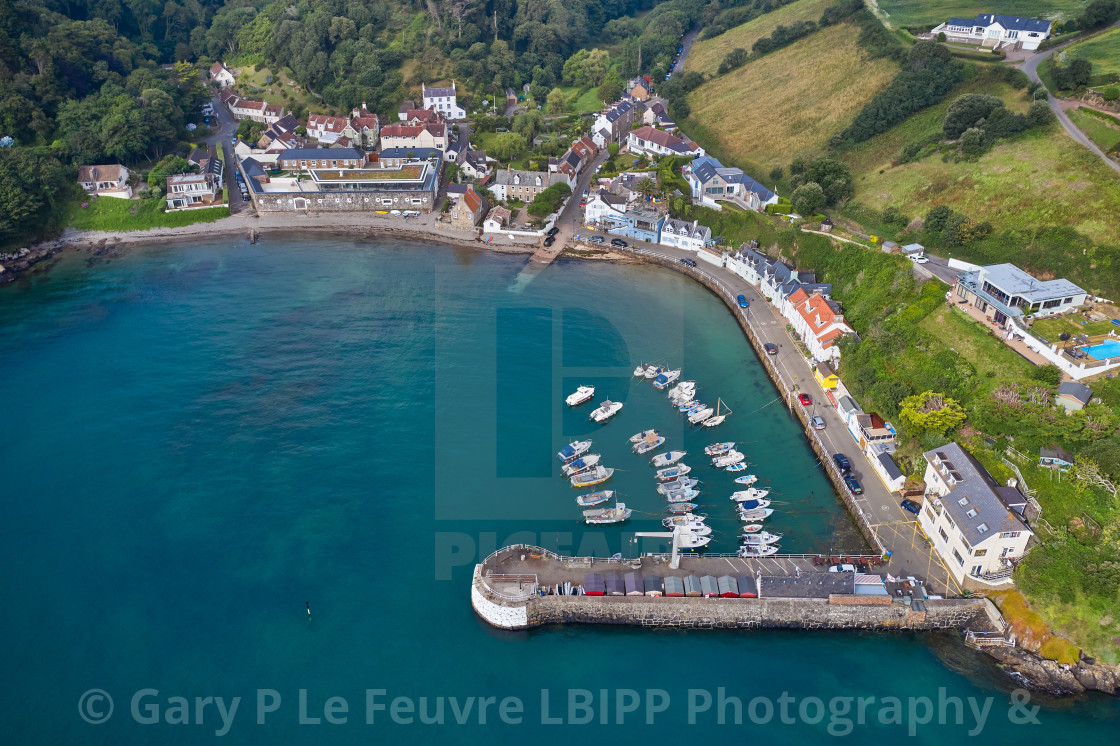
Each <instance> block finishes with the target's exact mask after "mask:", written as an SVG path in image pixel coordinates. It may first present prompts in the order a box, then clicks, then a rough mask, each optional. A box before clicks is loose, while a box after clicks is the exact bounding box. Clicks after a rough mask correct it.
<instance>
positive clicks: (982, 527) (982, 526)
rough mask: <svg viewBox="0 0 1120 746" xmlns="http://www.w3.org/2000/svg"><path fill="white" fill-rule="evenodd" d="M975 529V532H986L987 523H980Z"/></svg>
mask: <svg viewBox="0 0 1120 746" xmlns="http://www.w3.org/2000/svg"><path fill="white" fill-rule="evenodd" d="M976 531H977V533H981V534H986V533H988V524H986V523H981V524H980V525H979V526H977V527H976Z"/></svg>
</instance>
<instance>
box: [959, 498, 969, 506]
mask: <svg viewBox="0 0 1120 746" xmlns="http://www.w3.org/2000/svg"><path fill="white" fill-rule="evenodd" d="M957 505H960V506H961V507H962V508H963V507H964V506H965V505H968V498H967V497H962V498H961V499H960V500H957Z"/></svg>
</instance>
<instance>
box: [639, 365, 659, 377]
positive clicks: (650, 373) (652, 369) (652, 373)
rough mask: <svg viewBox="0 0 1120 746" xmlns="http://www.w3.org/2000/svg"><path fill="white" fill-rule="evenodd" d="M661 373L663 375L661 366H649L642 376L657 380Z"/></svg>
mask: <svg viewBox="0 0 1120 746" xmlns="http://www.w3.org/2000/svg"><path fill="white" fill-rule="evenodd" d="M660 373H661V368H660V367H659V366H657V365H647V366H646V369H645V370H644V371H643V372H642V375H643V376H645V377H646V378H657V376H658V375H659V374H660Z"/></svg>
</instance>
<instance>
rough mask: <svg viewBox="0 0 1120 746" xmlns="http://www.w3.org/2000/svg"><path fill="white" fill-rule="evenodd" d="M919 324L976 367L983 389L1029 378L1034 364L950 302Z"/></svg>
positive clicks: (988, 389)
mask: <svg viewBox="0 0 1120 746" xmlns="http://www.w3.org/2000/svg"><path fill="white" fill-rule="evenodd" d="M919 325H920V326H921V327H922V328H923V329H925V331H927V332H929V333H930V334H931V335H933V337H934V339H937V340H938V341H940V342H941V343H942V344H944V345H945V346H946V347H948V348H949V349H951V350H953V351H954V352H956V353H957V354H958V355H960V356H961V357H963V358H964V359H965V360H967V361H968V362H969V363H971V364H972V367H974V368H976V372H977V373H978V374H979V375H980V381H981V391H982V392H984V393H986V392H988V391H991V390H993V389H995V388H997V387H998V386H999V385H1000V384H1002V383H1007V382H1011V381H1030V373H1031V371H1032V370H1033V369H1034V367H1035V366H1034V364H1033V363H1031V362H1030V361H1029V360H1027V359H1025V358H1023V357H1021V356H1020V355H1019V354H1018V353H1017V352H1015V351H1014V350H1012V349H1011V348H1010V347H1008V346H1007V345H1005V344H1003V342H1001V341H999V340H998V339H997V338H996V337H995V335H994V334H992V333H991V332H990V331H989V330H988V329H987V327H985V326H983V325H981V324H980V323H979V322H977V321H974V320H973V319H972V318H970V317H969V316H966V315H965V314H964V313H963V312H961V311H956V310H954V309H953V308H952V307H950V306H949V305H947V304H945V305H941V306H938V307H937V309H936V310H934V311H933V313H931V314H929V315H928V316H926V317H925V318H924V319H922V321H921V322H920V323H919ZM978 393H979V392H978Z"/></svg>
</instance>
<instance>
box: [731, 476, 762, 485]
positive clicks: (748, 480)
mask: <svg viewBox="0 0 1120 746" xmlns="http://www.w3.org/2000/svg"><path fill="white" fill-rule="evenodd" d="M757 481H758V477H756V476H755V475H754V474H747V475H746V476H743V477H735V484H745V485H747V486H748V487H750V486H751V485H752V484H754V483H755V482H757Z"/></svg>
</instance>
